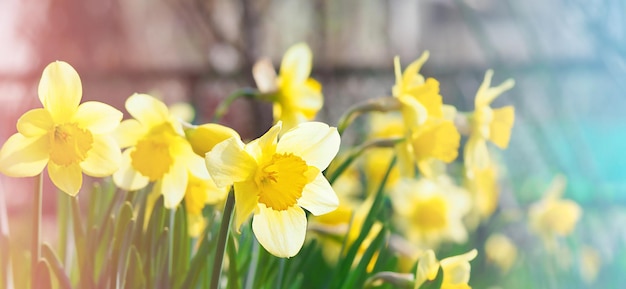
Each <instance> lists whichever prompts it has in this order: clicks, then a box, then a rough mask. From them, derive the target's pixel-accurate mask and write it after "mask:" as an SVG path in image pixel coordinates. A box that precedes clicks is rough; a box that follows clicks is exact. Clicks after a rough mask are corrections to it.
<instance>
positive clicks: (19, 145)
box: [0, 133, 50, 177]
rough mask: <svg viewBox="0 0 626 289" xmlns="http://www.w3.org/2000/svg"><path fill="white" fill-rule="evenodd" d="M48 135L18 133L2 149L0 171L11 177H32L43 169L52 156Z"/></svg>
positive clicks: (0, 151)
mask: <svg viewBox="0 0 626 289" xmlns="http://www.w3.org/2000/svg"><path fill="white" fill-rule="evenodd" d="M49 151H50V149H49V143H48V138H47V136H46V135H43V136H40V137H33V138H27V137H24V136H23V135H21V134H19V133H16V134H14V135H12V136H11V137H10V138H9V139H8V140H7V141H6V142H5V143H4V145H3V146H2V149H1V150H0V171H1V172H2V173H3V174H5V175H7V176H10V177H32V176H35V175H37V174H39V173H41V172H42V171H43V168H44V167H45V166H46V164H47V163H48V160H49V158H50V154H49Z"/></svg>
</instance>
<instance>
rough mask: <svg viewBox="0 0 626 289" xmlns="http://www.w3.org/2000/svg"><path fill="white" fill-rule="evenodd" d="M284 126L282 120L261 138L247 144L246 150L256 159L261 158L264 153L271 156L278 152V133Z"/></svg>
mask: <svg viewBox="0 0 626 289" xmlns="http://www.w3.org/2000/svg"><path fill="white" fill-rule="evenodd" d="M282 127H283V123H282V122H280V121H279V122H278V123H276V124H275V125H274V126H272V127H271V128H270V129H269V130H268V131H267V132H266V133H265V134H263V135H262V136H261V137H260V138H258V139H255V140H253V141H251V142H250V143H249V144H247V145H246V151H247V152H248V153H249V154H250V155H251V156H252V157H253V158H255V159H257V160H258V159H260V158H261V157H262V156H263V155H266V156H269V155H272V154H274V153H275V152H276V143H277V142H278V134H280V132H281V130H282Z"/></svg>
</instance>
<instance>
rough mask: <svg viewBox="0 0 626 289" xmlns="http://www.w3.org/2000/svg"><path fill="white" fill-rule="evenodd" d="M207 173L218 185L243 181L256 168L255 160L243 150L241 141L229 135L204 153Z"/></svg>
mask: <svg viewBox="0 0 626 289" xmlns="http://www.w3.org/2000/svg"><path fill="white" fill-rule="evenodd" d="M205 163H206V167H207V170H208V172H209V175H211V178H212V179H213V181H214V182H215V184H216V185H217V186H218V187H226V186H229V185H231V184H233V183H236V182H242V181H245V180H246V179H247V178H248V177H249V176H250V174H252V173H254V172H255V171H256V168H257V164H256V161H255V160H254V159H253V158H252V157H251V156H250V155H249V154H248V153H247V152H246V151H245V150H244V145H243V142H241V140H240V139H239V138H237V137H231V138H229V139H227V140H225V141H223V142H221V143H219V144H217V145H216V146H215V147H213V149H212V150H211V151H210V152H208V153H207V154H206V158H205Z"/></svg>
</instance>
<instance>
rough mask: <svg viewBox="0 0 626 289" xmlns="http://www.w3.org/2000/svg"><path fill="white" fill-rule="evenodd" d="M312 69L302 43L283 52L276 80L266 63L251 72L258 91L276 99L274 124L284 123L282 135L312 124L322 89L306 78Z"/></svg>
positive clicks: (256, 65) (271, 68)
mask: <svg viewBox="0 0 626 289" xmlns="http://www.w3.org/2000/svg"><path fill="white" fill-rule="evenodd" d="M312 65H313V53H312V52H311V49H310V48H309V46H308V45H306V44H305V43H298V44H295V45H293V46H291V47H290V48H289V49H288V50H287V52H285V55H284V56H283V60H282V63H281V65H280V73H279V75H278V76H276V72H275V71H274V68H273V66H272V63H271V61H269V60H267V59H265V60H261V61H259V62H257V63H256V64H255V66H254V68H253V71H252V74H253V76H254V80H255V81H256V83H257V87H258V88H259V90H260V91H261V92H262V93H267V94H273V95H275V97H276V99H275V100H274V122H278V121H282V122H283V132H285V131H287V130H289V129H291V128H292V127H295V126H296V125H297V124H299V123H302V122H305V121H309V120H313V119H314V118H315V115H316V114H317V112H318V111H319V110H320V109H321V108H322V105H323V102H324V99H323V96H322V85H321V84H320V83H319V82H317V81H316V80H315V79H313V78H310V77H309V75H310V74H311V67H312Z"/></svg>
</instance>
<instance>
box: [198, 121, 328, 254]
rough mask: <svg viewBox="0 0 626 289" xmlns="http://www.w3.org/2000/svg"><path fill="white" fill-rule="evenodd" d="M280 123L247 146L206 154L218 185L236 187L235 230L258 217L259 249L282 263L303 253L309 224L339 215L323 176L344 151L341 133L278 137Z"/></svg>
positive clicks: (304, 127)
mask: <svg viewBox="0 0 626 289" xmlns="http://www.w3.org/2000/svg"><path fill="white" fill-rule="evenodd" d="M281 129H282V123H281V122H278V123H277V124H276V125H274V126H273V127H272V128H271V129H270V130H269V131H268V132H267V133H265V134H264V135H263V136H261V137H260V138H258V139H256V140H254V141H252V142H250V143H248V144H245V145H244V143H243V142H242V141H241V139H239V138H238V137H232V138H229V139H227V140H225V141H223V142H221V143H219V144H217V145H216V146H215V147H213V149H212V150H211V151H210V152H209V153H207V154H206V166H207V169H208V171H209V174H210V175H211V177H212V178H213V180H214V181H215V183H216V184H217V185H218V187H225V186H228V185H231V184H234V191H235V227H236V228H240V227H241V225H242V223H243V222H244V221H245V220H246V219H247V218H248V217H249V216H250V214H253V213H254V217H253V220H252V230H253V232H254V234H255V236H256V237H257V239H258V241H259V243H260V244H261V245H262V246H263V247H264V248H265V249H266V250H268V251H269V252H270V253H272V254H273V255H275V256H278V257H291V256H294V255H295V254H297V253H298V251H300V248H302V245H303V243H304V238H305V234H306V226H307V219H306V215H305V213H304V210H302V208H304V209H306V210H308V211H309V212H311V213H312V214H313V215H322V214H326V213H328V212H331V211H333V210H335V209H336V208H337V206H338V204H339V200H338V198H337V195H336V194H335V192H334V191H333V189H332V187H331V186H330V184H329V183H328V181H327V180H326V179H325V178H324V176H323V175H322V173H321V172H322V171H323V170H324V169H326V167H328V164H329V163H330V162H331V160H332V159H333V158H334V157H335V155H336V154H337V152H338V150H339V142H340V137H339V133H338V132H337V129H336V128H331V127H328V125H326V124H323V123H319V122H307V123H301V124H299V125H297V126H296V127H294V128H293V129H291V130H289V131H287V132H285V133H284V134H282V136H281V137H280V139H278V135H279V133H280V132H281Z"/></svg>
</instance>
